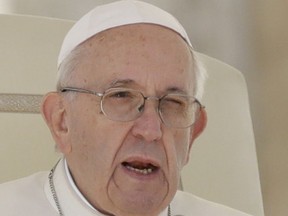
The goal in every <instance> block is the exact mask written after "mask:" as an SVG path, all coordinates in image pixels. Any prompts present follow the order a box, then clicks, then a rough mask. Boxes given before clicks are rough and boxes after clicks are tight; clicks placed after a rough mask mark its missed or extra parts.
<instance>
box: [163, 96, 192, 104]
mask: <svg viewBox="0 0 288 216" xmlns="http://www.w3.org/2000/svg"><path fill="white" fill-rule="evenodd" d="M164 101H165V103H167V104H171V105H173V106H186V104H187V101H186V100H185V99H184V98H182V97H180V96H167V97H165V99H164Z"/></svg>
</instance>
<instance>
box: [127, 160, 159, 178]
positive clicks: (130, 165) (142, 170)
mask: <svg viewBox="0 0 288 216" xmlns="http://www.w3.org/2000/svg"><path fill="white" fill-rule="evenodd" d="M122 165H123V166H124V167H125V168H126V169H128V170H130V171H132V172H135V173H138V174H142V175H149V174H152V173H154V172H156V171H157V170H158V169H159V168H158V167H157V166H154V165H153V164H151V163H142V162H137V161H133V162H123V163H122Z"/></svg>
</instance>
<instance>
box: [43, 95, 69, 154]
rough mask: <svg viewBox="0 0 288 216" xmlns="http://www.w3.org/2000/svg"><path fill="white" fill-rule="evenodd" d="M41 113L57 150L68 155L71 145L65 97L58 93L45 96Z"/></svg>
mask: <svg viewBox="0 0 288 216" xmlns="http://www.w3.org/2000/svg"><path fill="white" fill-rule="evenodd" d="M41 113H42V116H43V118H44V119H45V121H46V124H47V125H48V127H49V129H50V132H51V134H52V136H53V138H54V140H55V142H56V145H57V148H58V149H59V150H60V151H61V152H62V153H63V154H68V153H69V152H70V151H71V145H70V143H69V141H68V138H69V136H68V135H69V133H68V132H69V130H68V127H67V113H66V109H65V105H64V101H63V97H62V96H61V95H60V94H59V93H57V92H51V93H48V94H47V95H45V97H44V99H43V101H42V105H41Z"/></svg>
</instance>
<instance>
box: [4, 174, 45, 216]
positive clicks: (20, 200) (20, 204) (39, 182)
mask: <svg viewBox="0 0 288 216" xmlns="http://www.w3.org/2000/svg"><path fill="white" fill-rule="evenodd" d="M47 179H48V172H39V173H36V174H33V175H31V176H28V177H25V178H21V179H17V180H14V181H10V182H6V183H3V184H0V203H1V205H0V212H2V213H3V212H4V213H6V214H5V215H9V216H10V215H11V216H14V215H15V216H16V215H36V214H35V213H36V212H38V213H39V212H41V209H42V210H43V208H45V209H46V207H47V206H48V202H47V198H46V195H45V192H44V185H45V182H46V181H47ZM35 203H37V205H35Z"/></svg>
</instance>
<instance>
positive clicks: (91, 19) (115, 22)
mask: <svg viewBox="0 0 288 216" xmlns="http://www.w3.org/2000/svg"><path fill="white" fill-rule="evenodd" d="M137 23H150V24H156V25H160V26H164V27H166V28H169V29H172V30H173V31H175V32H177V33H178V34H179V35H181V37H182V38H183V39H184V40H185V41H186V42H187V44H188V45H190V46H191V43H190V40H189V38H188V35H187V33H186V31H185V30H184V28H183V27H182V25H181V24H180V23H179V22H178V20H177V19H176V18H175V17H173V16H172V15H171V14H169V13H167V12H166V11H164V10H162V9H160V8H158V7H155V6H153V5H151V4H148V3H145V2H141V1H135V0H123V1H117V2H114V3H110V4H106V5H102V6H99V7H96V8H94V9H93V10H92V11H90V12H89V13H87V14H86V15H85V16H83V17H82V18H81V19H80V20H79V21H78V22H77V23H76V24H75V25H74V26H73V27H72V28H71V30H70V31H69V32H68V34H67V35H66V37H65V39H64V41H63V44H62V47H61V50H60V54H59V56H58V67H59V66H60V64H61V63H62V62H63V60H64V59H65V58H66V57H67V56H68V55H69V54H70V53H71V51H72V50H74V49H75V48H76V47H77V46H78V45H79V44H82V43H83V42H84V41H86V40H88V39H90V38H91V37H93V36H94V35H97V34H98V33H100V32H103V31H105V30H107V29H111V28H115V27H119V26H124V25H128V24H137Z"/></svg>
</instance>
